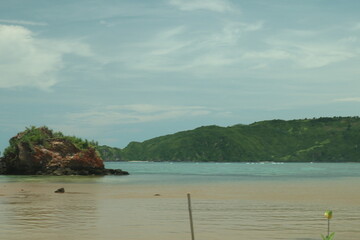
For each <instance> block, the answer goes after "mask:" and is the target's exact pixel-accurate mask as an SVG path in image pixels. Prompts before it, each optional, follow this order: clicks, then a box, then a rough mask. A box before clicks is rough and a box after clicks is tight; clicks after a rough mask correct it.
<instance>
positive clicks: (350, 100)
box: [334, 97, 360, 102]
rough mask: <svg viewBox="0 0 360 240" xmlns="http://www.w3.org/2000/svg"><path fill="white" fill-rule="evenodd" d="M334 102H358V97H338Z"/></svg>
mask: <svg viewBox="0 0 360 240" xmlns="http://www.w3.org/2000/svg"><path fill="white" fill-rule="evenodd" d="M334 102H360V97H349V98H338V99H335V100H334Z"/></svg>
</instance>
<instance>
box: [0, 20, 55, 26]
mask: <svg viewBox="0 0 360 240" xmlns="http://www.w3.org/2000/svg"><path fill="white" fill-rule="evenodd" d="M0 23H5V24H14V25H31V26H47V25H48V24H47V23H44V22H32V21H23V20H10V19H0Z"/></svg>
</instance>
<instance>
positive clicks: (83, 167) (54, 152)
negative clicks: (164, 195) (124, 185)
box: [0, 127, 128, 175]
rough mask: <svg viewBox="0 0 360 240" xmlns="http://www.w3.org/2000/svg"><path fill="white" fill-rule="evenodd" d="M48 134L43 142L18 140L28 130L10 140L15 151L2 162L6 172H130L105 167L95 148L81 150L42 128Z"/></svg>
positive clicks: (120, 173)
mask: <svg viewBox="0 0 360 240" xmlns="http://www.w3.org/2000/svg"><path fill="white" fill-rule="evenodd" d="M36 130H37V131H41V134H43V135H44V136H46V137H45V140H44V139H42V142H41V143H38V144H36V142H35V143H29V142H27V141H19V140H20V139H21V138H22V137H24V135H25V134H26V132H22V133H19V134H17V135H16V136H15V137H13V138H12V139H11V140H10V143H16V144H13V146H15V148H16V149H15V151H14V152H15V154H14V153H11V154H8V155H6V156H5V157H4V158H2V159H1V161H0V173H3V174H26V175H31V174H34V175H35V174H41V175H44V174H46V175H108V174H114V175H127V174H128V173H127V172H125V171H122V170H112V169H105V167H104V163H103V160H102V159H101V158H100V156H99V155H98V154H97V152H96V150H95V149H94V148H92V147H88V148H86V149H79V148H78V147H77V146H75V144H73V143H72V142H71V141H70V140H68V139H67V138H53V133H52V131H51V130H49V129H48V128H46V127H44V128H39V129H36Z"/></svg>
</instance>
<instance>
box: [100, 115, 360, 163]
mask: <svg viewBox="0 0 360 240" xmlns="http://www.w3.org/2000/svg"><path fill="white" fill-rule="evenodd" d="M359 147H360V118H359V117H334V118H319V119H304V120H291V121H284V120H271V121H262V122H255V123H253V124H250V125H235V126H231V127H219V126H206V127H199V128H196V129H194V130H190V131H183V132H178V133H175V134H171V135H166V136H162V137H157V138H153V139H150V140H147V141H144V142H141V143H140V142H131V143H130V144H129V145H128V146H127V147H126V148H124V149H122V150H120V149H116V151H115V152H116V154H117V156H118V157H117V158H118V159H121V160H142V161H145V160H146V161H224V162H225V161H226V162H228V161H229V162H251V161H284V162H299V161H302V162H348V161H349V162H350V161H351V162H360V149H359ZM98 151H99V152H100V154H101V155H102V151H101V150H99V149H98ZM108 152H109V151H108ZM105 159H106V160H109V159H108V158H105Z"/></svg>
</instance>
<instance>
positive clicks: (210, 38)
mask: <svg viewBox="0 0 360 240" xmlns="http://www.w3.org/2000/svg"><path fill="white" fill-rule="evenodd" d="M262 28H263V22H262V21H257V22H253V23H244V22H233V21H227V22H225V24H224V25H222V26H221V28H215V29H214V28H211V29H209V30H201V31H200V32H198V31H194V30H193V29H192V28H191V27H185V26H177V27H174V28H171V29H167V30H164V31H162V32H160V33H158V34H157V35H156V36H154V37H153V38H150V40H149V41H148V42H146V43H141V44H139V46H137V49H141V52H139V53H138V54H132V56H130V57H129V58H127V61H126V64H127V65H128V66H129V67H131V68H135V69H141V70H146V71H159V72H176V71H187V72H193V73H194V72H196V73H199V72H201V71H203V70H202V68H206V67H211V68H214V67H215V68H217V67H220V68H221V67H223V66H230V65H234V64H236V62H237V61H239V60H240V59H241V57H240V54H239V51H240V49H241V46H240V45H239V44H240V42H241V41H242V39H244V38H246V37H248V36H247V35H248V34H251V33H253V32H257V31H260V30H261V29H262ZM133 56H136V59H135V58H134V57H133ZM206 72H209V69H207V70H206Z"/></svg>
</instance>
